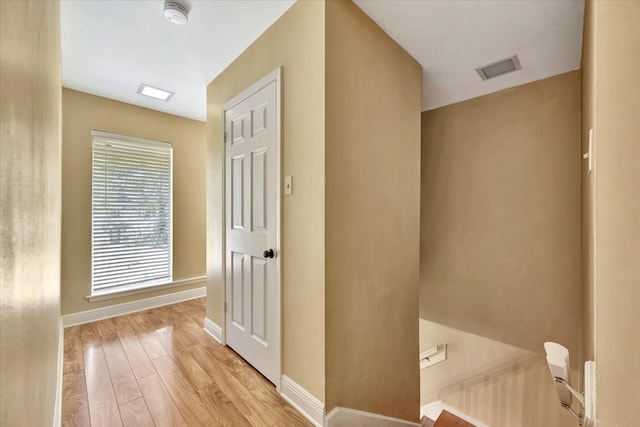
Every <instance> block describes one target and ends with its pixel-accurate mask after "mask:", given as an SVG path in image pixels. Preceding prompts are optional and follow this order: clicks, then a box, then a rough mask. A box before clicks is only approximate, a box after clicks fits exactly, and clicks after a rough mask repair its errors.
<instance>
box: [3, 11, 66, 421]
mask: <svg viewBox="0 0 640 427" xmlns="http://www.w3.org/2000/svg"><path fill="white" fill-rule="evenodd" d="M59 8H60V4H59V2H58V1H48V2H35V1H34V2H23V1H17V2H14V1H2V2H0V41H1V42H0V51H1V52H2V54H1V60H0V93H2V102H1V103H0V122H1V123H2V124H1V126H0V136H1V144H0V184H1V186H0V218H1V219H0V223H1V227H2V241H1V246H0V247H1V250H2V252H1V254H2V255H1V259H2V267H1V268H0V271H1V273H0V278H1V280H0V282H1V289H2V297H1V301H2V310H1V311H0V325H1V326H0V329H1V331H0V337H1V343H0V366H1V369H0V378H1V380H0V396H2V398H1V399H0V401H1V402H2V403H1V410H0V425H3V426H51V425H53V424H54V414H55V409H54V408H55V402H56V392H57V389H58V386H57V385H58V382H57V376H58V362H59V358H58V355H59V353H58V351H59V336H60V335H59V334H60V302H59V301H60V200H61V195H60V92H61V89H60V87H61V86H60V85H61V83H60V13H59ZM58 416H59V414H58Z"/></svg>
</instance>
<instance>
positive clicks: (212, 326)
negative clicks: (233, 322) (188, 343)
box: [203, 317, 222, 344]
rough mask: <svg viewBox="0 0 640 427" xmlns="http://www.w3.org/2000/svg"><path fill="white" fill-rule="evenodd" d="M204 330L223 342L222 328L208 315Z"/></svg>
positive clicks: (205, 319)
mask: <svg viewBox="0 0 640 427" xmlns="http://www.w3.org/2000/svg"><path fill="white" fill-rule="evenodd" d="M203 329H204V331H205V332H206V333H208V334H209V335H211V338H213V339H214V340H216V341H218V342H219V343H220V344H222V328H221V327H220V326H218V324H216V322H214V321H213V320H211V319H209V318H208V317H205V318H204V328H203Z"/></svg>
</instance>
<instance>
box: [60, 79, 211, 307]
mask: <svg viewBox="0 0 640 427" xmlns="http://www.w3.org/2000/svg"><path fill="white" fill-rule="evenodd" d="M93 129H96V130H101V131H105V132H113V133H119V134H123V135H128V136H134V137H140V138H148V139H155V140H159V141H167V142H171V143H172V144H173V280H174V281H177V280H183V279H192V278H196V277H203V276H204V275H205V240H206V239H205V194H206V193H205V182H206V181H205V170H206V169H205V168H206V165H205V135H206V124H205V123H202V122H198V121H195V120H191V119H185V118H183V117H178V116H173V115H171V114H166V113H160V112H157V111H153V110H149V109H147V108H142V107H136V106H134V105H130V104H125V103H123V102H118V101H113V100H110V99H106V98H102V97H99V96H94V95H89V94H87V93H83V92H78V91H75V90H71V89H63V91H62V140H63V142H62V165H63V167H62V295H61V296H62V314H72V313H77V312H80V311H85V310H91V309H95V308H98V307H105V306H110V305H114V304H121V303H124V302H130V301H136V300H139V299H143V298H149V297H154V296H158V295H165V294H169V293H172V292H176V291H183V290H187V289H193V288H197V287H202V286H204V279H203V280H202V282H200V283H194V284H190V285H185V286H181V287H176V288H170V289H164V290H155V291H151V292H145V293H140V294H136V295H129V296H124V297H118V298H114V299H109V300H105V301H99V302H92V303H91V302H89V301H88V300H87V299H86V297H87V296H88V295H91V176H92V172H91V170H92V169H91V168H92V163H91V155H92V154H91V153H92V151H91V150H92V146H91V131H92V130H93Z"/></svg>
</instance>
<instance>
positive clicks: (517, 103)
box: [420, 72, 582, 363]
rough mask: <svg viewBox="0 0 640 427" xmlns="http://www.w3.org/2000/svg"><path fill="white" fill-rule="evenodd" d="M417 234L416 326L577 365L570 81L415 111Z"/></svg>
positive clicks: (574, 130) (576, 97)
mask: <svg viewBox="0 0 640 427" xmlns="http://www.w3.org/2000/svg"><path fill="white" fill-rule="evenodd" d="M421 232H422V237H421V243H422V247H421V253H420V257H421V270H420V275H421V277H420V280H421V305H420V313H421V316H420V317H421V318H423V319H426V320H429V321H433V322H435V323H439V324H442V325H446V326H449V327H453V328H455V329H459V330H462V331H466V332H471V333H473V334H476V335H480V336H483V337H487V338H490V339H493V340H496V341H500V342H504V343H507V344H510V345H513V346H516V347H520V348H524V349H528V350H530V351H534V352H538V353H543V352H544V350H543V347H542V345H543V342H544V341H548V340H551V341H557V342H559V343H562V344H563V345H565V346H567V347H568V348H569V349H570V350H571V355H572V358H573V360H574V363H576V362H577V357H578V351H579V337H580V308H581V305H582V304H581V300H580V295H581V288H580V78H579V74H578V73H577V72H570V73H566V74H562V75H559V76H555V77H552V78H549V79H545V80H541V81H538V82H534V83H530V84H527V85H524V86H519V87H516V88H512V89H508V90H504V91H501V92H497V93H494V94H491V95H486V96H483V97H480V98H476V99H472V100H469V101H465V102H461V103H459V104H454V105H451V106H448V107H443V108H439V109H436V110H433V111H427V112H424V113H423V114H422V223H421Z"/></svg>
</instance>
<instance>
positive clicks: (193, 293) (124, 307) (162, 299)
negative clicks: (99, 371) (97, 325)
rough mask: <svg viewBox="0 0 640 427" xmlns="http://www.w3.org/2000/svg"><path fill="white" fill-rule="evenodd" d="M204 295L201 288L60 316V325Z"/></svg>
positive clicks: (72, 324) (78, 322)
mask: <svg viewBox="0 0 640 427" xmlns="http://www.w3.org/2000/svg"><path fill="white" fill-rule="evenodd" d="M206 295H207V288H206V287H204V286H203V287H201V288H195V289H189V290H186V291H180V292H173V293H171V294H166V295H160V296H157V297H151V298H144V299H139V300H137V301H131V302H125V303H122V304H114V305H110V306H107V307H100V308H94V309H93V310H87V311H81V312H79V313H73V314H67V315H64V316H62V325H63V327H65V328H66V327H69V326H75V325H81V324H83V323H90V322H95V321H97V320H102V319H108V318H110V317H116V316H122V315H123V314H129V313H135V312H136V311H143V310H149V309H150V308H156V307H161V306H163V305H169V304H175V303H177V302H182V301H188V300H191V299H195V298H201V297H204V296H206Z"/></svg>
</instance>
